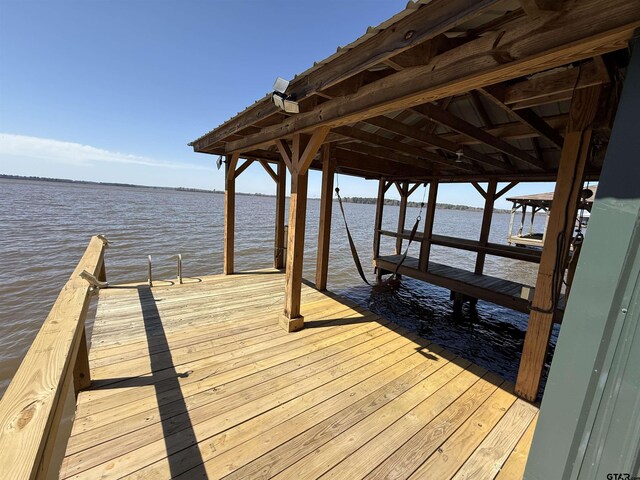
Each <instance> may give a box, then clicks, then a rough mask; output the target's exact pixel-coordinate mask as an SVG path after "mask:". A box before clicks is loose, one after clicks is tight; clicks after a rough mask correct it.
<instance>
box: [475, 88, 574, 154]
mask: <svg viewBox="0 0 640 480" xmlns="http://www.w3.org/2000/svg"><path fill="white" fill-rule="evenodd" d="M480 92H482V94H484V96H485V97H486V98H488V99H489V100H491V101H492V102H493V103H494V104H495V105H496V106H498V107H500V108H501V109H502V110H503V111H505V112H506V113H507V114H509V115H512V116H514V117H516V118H517V119H518V120H520V121H521V122H522V123H524V124H526V125H529V126H530V127H531V128H533V129H534V130H535V131H536V132H538V133H539V134H540V135H542V136H543V137H545V138H546V139H547V140H549V141H550V142H551V143H552V144H553V145H555V146H556V147H557V148H560V149H562V144H563V143H564V139H563V138H562V135H560V133H559V132H558V131H557V130H556V129H554V128H552V127H551V126H550V125H549V124H548V123H547V122H545V121H544V120H543V119H542V118H540V117H539V116H538V115H537V114H536V113H535V112H534V111H533V110H531V109H530V108H523V109H520V110H512V109H511V108H509V107H508V106H507V105H506V104H505V103H504V90H501V89H500V88H497V87H495V86H492V87H485V88H483V89H481V90H480Z"/></svg>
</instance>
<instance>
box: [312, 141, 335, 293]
mask: <svg viewBox="0 0 640 480" xmlns="http://www.w3.org/2000/svg"><path fill="white" fill-rule="evenodd" d="M321 156H322V190H321V192H320V224H319V225H318V254H317V258H316V288H317V289H318V290H320V291H324V290H326V289H327V276H328V273H329V243H330V240H331V210H332V206H333V176H334V171H335V166H336V160H335V157H333V156H332V155H331V151H330V146H329V145H323V147H322V154H321Z"/></svg>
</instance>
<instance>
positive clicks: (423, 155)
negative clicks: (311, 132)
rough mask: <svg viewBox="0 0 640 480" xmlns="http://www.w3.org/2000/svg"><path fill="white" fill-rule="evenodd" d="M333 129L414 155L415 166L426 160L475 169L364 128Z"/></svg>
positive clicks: (347, 135)
mask: <svg viewBox="0 0 640 480" xmlns="http://www.w3.org/2000/svg"><path fill="white" fill-rule="evenodd" d="M334 131H335V132H336V133H338V134H340V135H343V136H345V137H349V138H353V139H356V140H359V141H362V142H366V143H370V144H372V145H379V146H382V147H384V148H389V149H391V150H393V151H396V152H402V153H404V154H406V155H408V156H411V157H414V158H415V160H412V161H411V163H409V165H414V166H416V167H426V166H428V165H429V164H428V163H427V162H426V161H425V160H427V161H428V162H429V163H437V164H439V165H445V166H447V167H448V168H454V169H457V170H464V171H467V172H473V171H476V170H475V169H474V168H472V167H469V166H467V165H462V164H458V163H455V162H454V161H453V160H449V159H447V158H445V157H442V156H440V155H438V154H436V153H433V152H430V151H428V150H425V149H423V148H420V147H416V146H413V145H409V144H407V143H402V142H398V141H397V140H391V139H388V138H385V137H382V136H380V135H376V134H375V133H369V132H365V131H364V130H360V129H358V128H354V127H338V128H336V129H335V130H334Z"/></svg>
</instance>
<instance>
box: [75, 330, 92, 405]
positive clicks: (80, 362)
mask: <svg viewBox="0 0 640 480" xmlns="http://www.w3.org/2000/svg"><path fill="white" fill-rule="evenodd" d="M90 386H91V369H90V368H89V350H88V348H87V332H86V328H85V327H82V338H81V339H80V346H79V347H78V355H77V356H76V363H75V365H74V367H73V389H74V391H75V394H76V397H77V396H78V393H79V392H80V390H84V389H85V388H89V387H90Z"/></svg>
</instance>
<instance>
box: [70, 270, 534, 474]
mask: <svg viewBox="0 0 640 480" xmlns="http://www.w3.org/2000/svg"><path fill="white" fill-rule="evenodd" d="M284 277H285V276H284V275H283V274H281V273H280V272H278V271H277V270H265V271H257V272H252V273H246V274H236V275H231V276H224V275H216V276H209V277H204V278H202V279H198V280H197V281H196V280H191V281H185V284H183V285H170V286H162V284H161V283H159V282H156V283H155V284H154V287H153V288H149V287H148V286H146V285H145V284H141V285H128V286H120V287H112V288H108V289H105V290H100V296H99V302H98V310H97V314H96V321H95V326H94V330H93V336H92V341H91V349H90V353H89V358H90V366H91V376H92V382H93V383H92V386H91V388H90V389H88V390H84V391H81V392H80V393H79V395H78V398H77V410H76V416H75V421H74V425H73V431H72V433H71V437H70V439H69V442H68V445H67V451H66V456H65V459H64V461H63V464H62V469H61V475H60V477H61V478H121V477H130V478H169V477H173V478H175V477H178V478H189V479H191V478H222V477H226V478H271V477H276V478H295V479H300V478H319V477H322V478H330V477H331V478H349V479H352V478H438V479H444V478H496V477H497V478H508V479H514V478H521V476H522V472H523V470H524V464H525V461H526V458H527V453H528V448H529V445H530V442H531V438H532V433H533V429H534V426H535V423H536V419H537V414H538V409H537V408H536V407H535V406H533V405H532V404H529V403H527V402H525V401H523V400H521V399H517V397H516V396H515V395H514V394H513V386H512V385H510V384H508V383H507V382H504V381H503V380H502V379H500V378H499V377H498V376H496V375H494V374H492V373H489V372H487V371H485V370H484V369H482V368H480V367H478V366H476V365H473V364H471V363H470V362H468V361H466V360H464V359H462V358H459V357H456V356H455V355H453V354H451V353H450V352H448V351H446V350H445V349H443V348H441V347H439V346H437V345H434V344H431V343H430V342H429V341H428V340H425V339H423V338H420V337H418V336H417V335H416V334H414V333H411V332H409V331H406V330H403V329H402V328H400V327H398V326H397V325H395V324H393V323H391V322H389V321H387V320H385V319H383V318H381V317H378V316H377V315H374V314H372V313H371V312H369V311H367V310H365V309H363V308H361V307H358V306H356V305H354V304H353V303H351V302H349V301H347V300H345V299H342V298H339V297H337V296H335V295H332V294H327V293H322V292H319V291H317V290H315V289H314V288H312V287H309V286H307V285H303V287H302V306H301V311H302V314H303V315H304V316H305V328H304V329H303V330H301V331H299V332H295V333H286V332H285V331H283V330H282V329H281V328H280V327H279V326H278V317H279V315H280V314H281V312H282V305H283V301H284V280H285V278H284Z"/></svg>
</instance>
